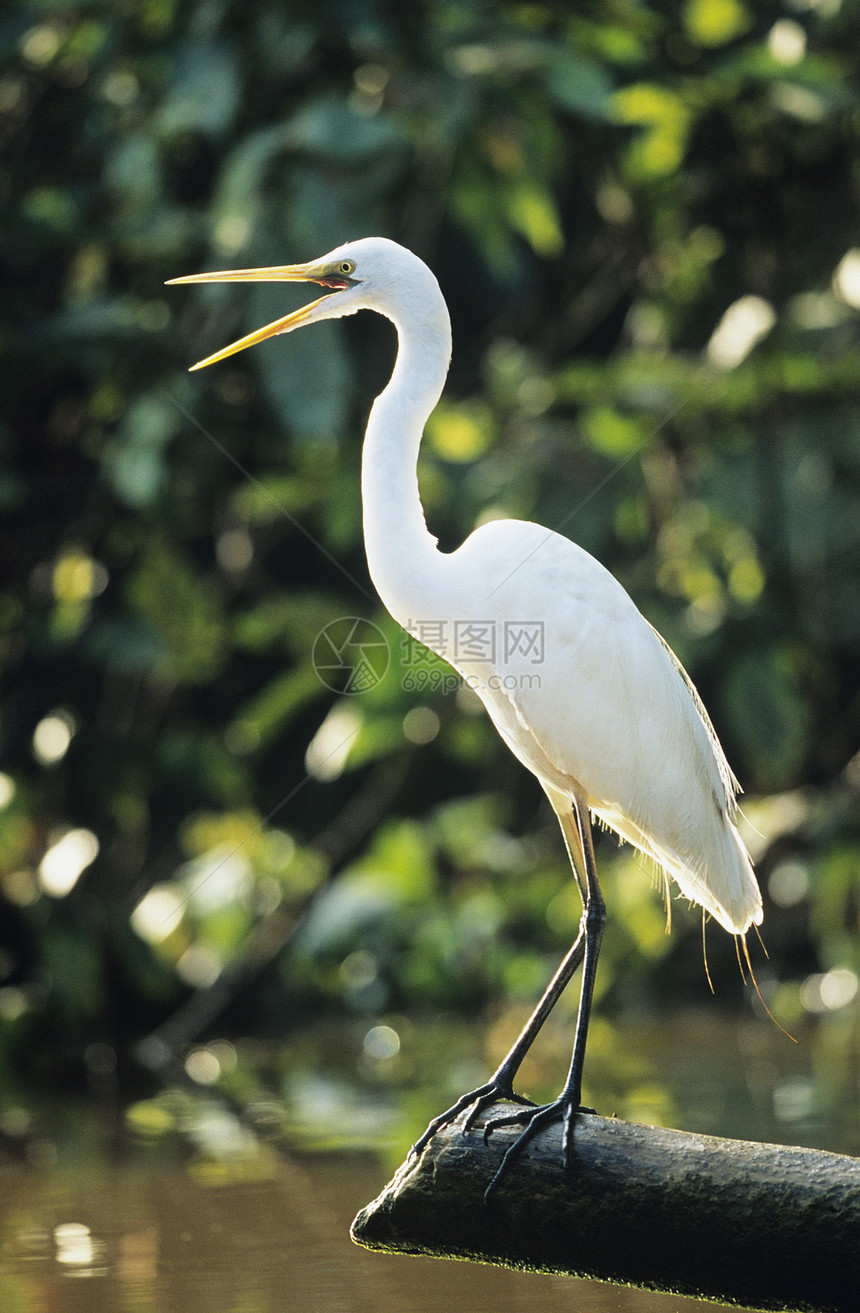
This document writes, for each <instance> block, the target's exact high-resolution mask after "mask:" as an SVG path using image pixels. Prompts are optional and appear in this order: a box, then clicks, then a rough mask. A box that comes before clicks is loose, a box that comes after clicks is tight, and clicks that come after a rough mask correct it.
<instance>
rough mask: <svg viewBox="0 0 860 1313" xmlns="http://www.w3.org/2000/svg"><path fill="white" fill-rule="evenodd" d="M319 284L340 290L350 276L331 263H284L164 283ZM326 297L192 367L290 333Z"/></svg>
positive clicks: (215, 361) (240, 339)
mask: <svg viewBox="0 0 860 1313" xmlns="http://www.w3.org/2000/svg"><path fill="white" fill-rule="evenodd" d="M281 282H283V283H321V284H322V285H323V286H324V287H330V288H331V289H332V290H333V291H343V289H344V288H345V287H348V286H349V279H348V278H346V277H341V276H339V275H338V274H337V273H336V272H335V271H334V270H333V269H332V268H331V267H330V266H324V265H319V264H316V265H312V264H284V265H273V266H272V267H271V268H268V269H225V270H222V271H221V272H220V273H211V274H185V276H184V277H182V278H169V279H168V280H167V284H166V285H167V286H168V287H172V286H174V285H175V284H176V283H281ZM327 300H328V297H327V296H321V297H318V298H317V300H316V301H311V303H310V305H303V306H302V307H301V309H299V310H294V311H293V312H292V314H289V315H284V317H283V319H276V320H275V321H274V323H271V324H266V326H265V328H258V329H257V330H256V331H255V332H253V333H248V334H247V336H245V337H240V338H239V340H238V342H231V344H230V346H225V347H222V348H221V350H220V351H216V352H214V353H213V355H211V356H207V357H206V359H205V360H198V362H197V364H196V365H192V366H191V369H192V370H194V369H205V368H206V366H207V365H214V364H217V362H218V361H219V360H226V358H227V356H232V355H235V354H236V352H237V351H244V350H245V348H246V347H249V346H256V345H257V343H258V342H265V340H266V338H268V337H275V336H276V335H277V334H278V333H289V332H290V330H291V329H293V328H300V327H301V326H302V324H306V323H308V322H309V321H310V320H311V319H312V318H313V315H314V311H315V310H316V308H317V306H320V305H322V304H323V302H324V301H327Z"/></svg>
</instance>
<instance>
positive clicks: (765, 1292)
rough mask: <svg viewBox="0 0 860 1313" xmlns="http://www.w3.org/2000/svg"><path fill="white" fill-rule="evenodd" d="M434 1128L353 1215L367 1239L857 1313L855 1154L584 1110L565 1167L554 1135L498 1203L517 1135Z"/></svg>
mask: <svg viewBox="0 0 860 1313" xmlns="http://www.w3.org/2000/svg"><path fill="white" fill-rule="evenodd" d="M502 1109H503V1110H504V1111H509V1110H513V1107H512V1106H511V1108H510V1109H509V1108H508V1107H507V1106H506V1105H498V1104H497V1105H495V1107H494V1109H492V1110H491V1112H490V1114H487V1113H484V1114H482V1117H481V1118H479V1119H478V1122H477V1123H476V1125H475V1128H474V1129H473V1130H472V1131H471V1132H470V1133H468V1134H466V1135H464V1134H463V1133H462V1131H461V1129H460V1126H459V1124H454V1125H450V1126H447V1127H444V1128H443V1129H442V1130H441V1131H439V1132H438V1133H437V1134H436V1135H435V1136H434V1137H433V1139H432V1140H431V1141H430V1143H429V1144H428V1145H427V1147H426V1148H425V1149H424V1151H423V1153H422V1154H421V1155H420V1157H410V1158H409V1159H407V1161H406V1162H405V1163H404V1164H403V1166H402V1167H401V1168H400V1169H399V1170H398V1172H397V1174H396V1175H395V1177H394V1179H393V1180H392V1181H391V1182H390V1184H389V1185H387V1186H386V1188H385V1190H384V1191H383V1192H382V1194H381V1195H380V1196H379V1198H378V1199H376V1200H374V1202H373V1203H371V1204H368V1206H367V1207H366V1208H364V1209H363V1210H362V1211H361V1212H360V1213H359V1215H358V1217H357V1218H356V1219H355V1221H354V1222H353V1226H352V1236H353V1239H354V1240H356V1241H357V1243H358V1244H361V1245H364V1246H366V1247H367V1248H369V1249H380V1250H386V1251H388V1252H397V1253H404V1254H425V1255H431V1256H433V1257H437V1258H467V1259H473V1260H474V1261H476V1262H482V1263H494V1264H499V1265H502V1266H505V1267H514V1268H520V1269H524V1270H529V1271H536V1272H556V1273H565V1274H568V1275H570V1276H579V1277H590V1278H593V1279H597V1280H601V1281H611V1282H616V1283H620V1284H625V1285H632V1286H640V1287H644V1288H647V1289H650V1290H663V1291H672V1292H674V1293H677V1294H683V1295H692V1296H698V1297H699V1298H700V1299H709V1300H714V1301H717V1302H722V1303H726V1304H735V1305H738V1306H740V1307H745V1308H754V1309H783V1310H804V1311H805V1310H810V1311H812V1310H814V1311H815V1313H858V1310H860V1160H858V1159H855V1158H847V1157H842V1156H840V1155H837V1154H830V1153H822V1152H818V1151H816V1150H811V1149H795V1148H786V1147H785V1146H782V1145H772V1144H750V1143H746V1142H740V1141H736V1140H722V1139H715V1138H713V1137H711V1136H706V1135H691V1134H687V1133H683V1132H680V1131H671V1130H665V1129H659V1128H655V1127H651V1126H639V1125H634V1124H632V1123H630V1122H622V1121H616V1120H613V1119H609V1118H605V1117H599V1116H595V1115H590V1114H589V1115H585V1114H580V1115H579V1116H578V1117H577V1121H576V1128H575V1135H574V1150H573V1159H572V1162H571V1166H570V1169H569V1170H565V1169H564V1167H563V1166H562V1161H561V1126H560V1124H558V1125H552V1126H549V1127H547V1128H545V1129H544V1130H543V1131H542V1132H541V1133H540V1135H538V1136H536V1137H535V1139H534V1140H533V1141H532V1142H531V1143H530V1144H529V1145H528V1146H527V1148H526V1149H525V1151H524V1152H523V1153H522V1154H521V1155H520V1157H518V1158H517V1159H516V1161H515V1162H514V1163H513V1164H512V1166H511V1170H510V1171H508V1173H507V1174H506V1175H505V1177H504V1178H503V1180H502V1181H501V1183H500V1184H499V1186H498V1188H497V1189H496V1190H494V1191H493V1193H492V1195H491V1197H490V1199H489V1201H488V1202H487V1203H485V1202H484V1191H485V1190H486V1188H487V1185H488V1183H489V1181H490V1180H491V1179H492V1177H493V1174H494V1173H495V1171H496V1169H497V1168H498V1166H499V1163H500V1161H501V1158H502V1156H503V1154H504V1151H505V1149H506V1148H507V1147H508V1146H509V1145H510V1143H511V1142H512V1139H513V1138H514V1137H515V1136H516V1134H517V1128H515V1127H500V1128H499V1129H498V1130H496V1131H494V1132H493V1133H492V1134H491V1135H490V1136H489V1137H488V1139H487V1142H486V1143H485V1142H484V1137H483V1135H482V1133H481V1126H482V1125H483V1122H484V1120H485V1119H486V1117H487V1115H492V1113H493V1112H495V1113H497V1114H498V1112H499V1111H500V1110H502Z"/></svg>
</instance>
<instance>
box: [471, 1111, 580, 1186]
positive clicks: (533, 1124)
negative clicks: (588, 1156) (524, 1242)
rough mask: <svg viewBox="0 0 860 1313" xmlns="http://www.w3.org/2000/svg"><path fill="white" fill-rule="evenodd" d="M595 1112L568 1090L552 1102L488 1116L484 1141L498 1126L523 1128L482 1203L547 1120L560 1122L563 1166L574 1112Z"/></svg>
mask: <svg viewBox="0 0 860 1313" xmlns="http://www.w3.org/2000/svg"><path fill="white" fill-rule="evenodd" d="M579 1112H583V1113H594V1109H593V1108H584V1107H582V1106H581V1105H580V1104H579V1103H578V1102H577V1101H576V1100H574V1099H573V1098H572V1097H571V1096H570V1095H569V1094H565V1093H562V1094H560V1095H559V1097H558V1098H557V1099H554V1100H553V1102H552V1103H545V1104H541V1105H540V1106H535V1105H532V1106H531V1107H530V1108H522V1109H520V1111H519V1112H508V1113H500V1114H499V1116H498V1117H491V1118H489V1119H488V1121H487V1122H486V1123H485V1125H484V1143H485V1144H486V1143H487V1142H488V1140H489V1137H490V1136H491V1135H492V1133H493V1131H495V1130H498V1128H499V1127H500V1126H522V1127H523V1130H522V1131H521V1132H520V1134H519V1135H518V1136H517V1138H516V1139H515V1140H514V1142H513V1144H511V1145H509V1147H508V1149H507V1150H506V1152H505V1156H504V1157H503V1158H502V1161H501V1163H500V1164H499V1169H498V1171H497V1172H496V1174H495V1176H494V1177H493V1179H492V1181H490V1184H489V1185H488V1186H487V1188H486V1190H485V1191H484V1203H489V1201H490V1197H491V1196H492V1194H493V1192H494V1191H495V1190H497V1189H498V1187H499V1185H500V1184H501V1182H502V1180H503V1179H504V1177H505V1176H507V1174H508V1172H509V1171H510V1170H511V1167H512V1166H513V1163H514V1161H515V1159H517V1158H518V1157H519V1155H520V1154H521V1153H522V1152H523V1150H524V1149H525V1148H526V1145H527V1144H528V1143H529V1141H530V1140H532V1139H534V1137H535V1135H537V1133H538V1131H540V1130H541V1129H542V1128H543V1127H544V1126H549V1125H550V1123H552V1122H556V1121H561V1122H562V1161H563V1163H564V1167H565V1170H567V1169H568V1168H569V1167H570V1162H571V1155H572V1151H573V1126H574V1121H575V1118H576V1114H577V1113H579Z"/></svg>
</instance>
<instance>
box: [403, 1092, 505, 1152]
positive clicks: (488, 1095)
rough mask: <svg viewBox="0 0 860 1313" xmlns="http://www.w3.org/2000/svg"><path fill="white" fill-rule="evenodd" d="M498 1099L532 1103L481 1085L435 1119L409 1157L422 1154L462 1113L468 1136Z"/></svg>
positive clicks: (415, 1144) (464, 1127)
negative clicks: (442, 1130)
mask: <svg viewBox="0 0 860 1313" xmlns="http://www.w3.org/2000/svg"><path fill="white" fill-rule="evenodd" d="M498 1099H513V1100H515V1101H516V1102H517V1103H530V1100H528V1099H523V1098H522V1097H521V1096H520V1095H518V1094H514V1092H513V1091H512V1090H510V1089H506V1088H500V1087H499V1086H498V1085H496V1084H495V1083H493V1082H492V1081H490V1082H488V1083H487V1084H486V1085H481V1086H479V1088H478V1089H476V1090H472V1091H470V1093H469V1094H464V1095H463V1096H462V1097H461V1098H459V1099H458V1100H457V1102H456V1103H455V1104H452V1106H451V1107H450V1108H449V1109H448V1110H447V1112H443V1113H440V1114H439V1116H438V1117H434V1118H433V1120H432V1121H431V1122H430V1125H429V1126H428V1127H427V1129H426V1131H425V1132H424V1134H423V1135H422V1136H421V1138H420V1139H418V1140H416V1141H415V1143H414V1144H413V1146H412V1148H411V1149H410V1150H409V1156H410V1157H413V1156H414V1155H416V1154H419V1153H421V1151H422V1149H424V1148H426V1146H427V1145H428V1144H429V1143H430V1141H431V1140H432V1139H433V1136H434V1135H435V1134H436V1132H437V1131H441V1129H442V1127H443V1126H449V1125H450V1124H451V1122H453V1121H456V1119H457V1118H458V1117H459V1116H460V1113H461V1112H466V1116H465V1118H464V1119H463V1127H462V1129H463V1133H464V1134H467V1133H468V1132H469V1131H470V1130H471V1129H472V1127H473V1125H474V1123H475V1119H476V1117H478V1115H479V1114H480V1113H481V1112H483V1110H484V1108H487V1107H489V1105H490V1104H491V1103H495V1102H496V1101H497V1100H498Z"/></svg>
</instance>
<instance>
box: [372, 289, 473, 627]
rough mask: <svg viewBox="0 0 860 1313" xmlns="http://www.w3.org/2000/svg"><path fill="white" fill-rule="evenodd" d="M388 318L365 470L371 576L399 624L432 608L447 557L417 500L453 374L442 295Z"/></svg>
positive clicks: (419, 501)
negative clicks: (389, 333)
mask: <svg viewBox="0 0 860 1313" xmlns="http://www.w3.org/2000/svg"><path fill="white" fill-rule="evenodd" d="M388 317H389V318H390V319H391V320H392V322H393V323H394V325H395V327H396V328H397V334H398V351H397V361H396V363H395V366H394V372H393V373H392V375H391V379H390V381H389V383H388V386H387V387H386V388H385V390H384V392H381V393H380V395H379V396H378V397H377V398H376V401H375V402H374V404H373V409H372V410H371V412H370V419H369V420H368V424H367V432H366V433H365V437H364V451H363V455H362V466H361V493H362V504H363V512H364V542H365V548H366V551H367V563H368V567H369V569H370V576H371V578H372V580H373V582H374V584H375V586H376V588H377V590H378V592H379V595H380V597H381V598H382V600H383V602H384V603H385V605H386V607H387V608H388V610H389V611H390V612H391V614H392V615H393V616H394V618H395V620H398V621H400V623H401V624H403V625H407V624H408V622H409V621H412V620H415V619H417V618H419V616H420V615H422V614H423V613H424V612H425V611H427V610H428V607H429V608H430V610H431V612H432V608H433V595H434V592H435V587H434V586H435V585H436V584H438V582H439V575H440V565H441V562H442V561H443V560H444V557H443V556H442V555H441V553H440V552H439V551H438V550H437V547H436V539H435V538H434V537H433V536H432V535H431V534H430V533H429V532H428V529H427V525H426V523H425V520H424V510H423V508H422V506H421V498H420V496H419V492H418V472H417V463H418V449H419V447H420V445H421V438H422V435H423V432H424V425H425V423H426V422H427V419H428V417H429V416H430V415H431V414H432V412H433V409H434V407H435V406H436V403H437V402H438V400H439V397H440V396H441V394H442V388H443V387H444V384H445V378H446V375H447V373H448V362H449V360H450V356H451V325H450V320H449V318H448V311H447V308H446V306H445V302H444V300H443V298H442V294H441V292H439V294H438V301H436V299H435V298H434V300H433V302H432V303H431V304H429V305H427V304H425V305H423V306H422V307H421V309H420V311H418V312H413V313H411V314H409V313H405V312H398V313H397V317H396V318H395V315H394V314H393V313H389V314H388Z"/></svg>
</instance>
